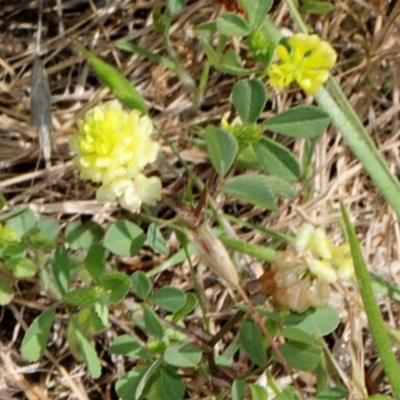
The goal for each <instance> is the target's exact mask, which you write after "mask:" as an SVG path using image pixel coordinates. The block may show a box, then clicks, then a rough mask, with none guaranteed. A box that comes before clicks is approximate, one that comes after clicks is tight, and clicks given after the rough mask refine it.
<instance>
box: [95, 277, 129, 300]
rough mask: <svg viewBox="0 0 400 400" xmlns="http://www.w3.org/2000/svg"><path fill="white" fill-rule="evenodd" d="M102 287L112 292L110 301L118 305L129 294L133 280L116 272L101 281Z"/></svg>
mask: <svg viewBox="0 0 400 400" xmlns="http://www.w3.org/2000/svg"><path fill="white" fill-rule="evenodd" d="M100 285H101V286H103V287H104V288H105V289H107V290H109V291H111V293H110V299H109V301H110V303H118V302H119V301H121V300H123V299H124V298H125V296H126V295H127V294H128V292H129V289H130V287H131V280H130V279H129V277H128V276H127V275H125V274H122V273H119V272H115V273H113V274H110V275H106V276H103V277H102V278H101V279H100Z"/></svg>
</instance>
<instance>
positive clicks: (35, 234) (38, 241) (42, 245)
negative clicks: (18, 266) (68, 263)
mask: <svg viewBox="0 0 400 400" xmlns="http://www.w3.org/2000/svg"><path fill="white" fill-rule="evenodd" d="M23 241H24V243H26V245H27V246H29V247H31V248H32V249H34V250H44V251H49V250H53V249H54V247H55V243H54V239H48V238H47V237H45V236H44V235H42V234H41V233H40V231H39V229H38V228H37V227H35V228H33V229H32V230H31V231H29V232H27V233H26V234H25V235H24V237H23Z"/></svg>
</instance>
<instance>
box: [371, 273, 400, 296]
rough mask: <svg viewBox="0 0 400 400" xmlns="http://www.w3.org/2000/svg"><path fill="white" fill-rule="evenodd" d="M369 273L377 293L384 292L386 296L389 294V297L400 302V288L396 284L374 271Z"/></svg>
mask: <svg viewBox="0 0 400 400" xmlns="http://www.w3.org/2000/svg"><path fill="white" fill-rule="evenodd" d="M369 275H370V277H371V284H372V289H373V290H374V293H375V294H377V293H380V294H384V295H385V296H388V297H389V299H391V300H393V301H396V302H397V303H400V289H399V288H398V287H397V286H396V285H394V284H393V283H390V282H388V281H387V280H385V279H383V278H381V277H380V276H378V275H375V274H374V273H372V272H370V273H369Z"/></svg>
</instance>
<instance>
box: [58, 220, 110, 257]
mask: <svg viewBox="0 0 400 400" xmlns="http://www.w3.org/2000/svg"><path fill="white" fill-rule="evenodd" d="M103 234H104V230H103V228H102V227H101V226H100V225H99V224H97V223H96V222H93V221H88V222H86V223H85V224H84V225H83V226H81V225H80V224H79V222H72V223H70V224H69V225H68V226H67V229H66V231H65V238H66V240H67V242H68V243H69V244H70V245H71V249H72V250H77V249H84V250H86V249H88V248H89V247H90V246H91V245H92V244H93V243H98V242H99V241H100V240H101V238H102V237H103Z"/></svg>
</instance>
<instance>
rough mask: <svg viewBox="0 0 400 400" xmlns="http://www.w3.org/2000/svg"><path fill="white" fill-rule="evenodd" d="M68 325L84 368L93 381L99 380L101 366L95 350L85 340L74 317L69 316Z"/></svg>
mask: <svg viewBox="0 0 400 400" xmlns="http://www.w3.org/2000/svg"><path fill="white" fill-rule="evenodd" d="M70 323H71V325H72V326H73V329H74V331H75V334H76V339H77V342H78V345H79V347H80V349H81V352H82V355H83V358H84V360H85V363H86V366H87V368H88V370H89V374H90V376H91V377H92V378H93V379H97V378H99V377H100V375H101V365H100V361H99V358H98V357H97V353H96V350H95V349H94V347H93V346H92V345H91V344H90V342H89V341H88V340H87V338H86V336H85V335H84V333H83V332H82V330H81V328H80V326H79V324H78V323H77V322H76V320H75V317H74V316H73V315H70Z"/></svg>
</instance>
